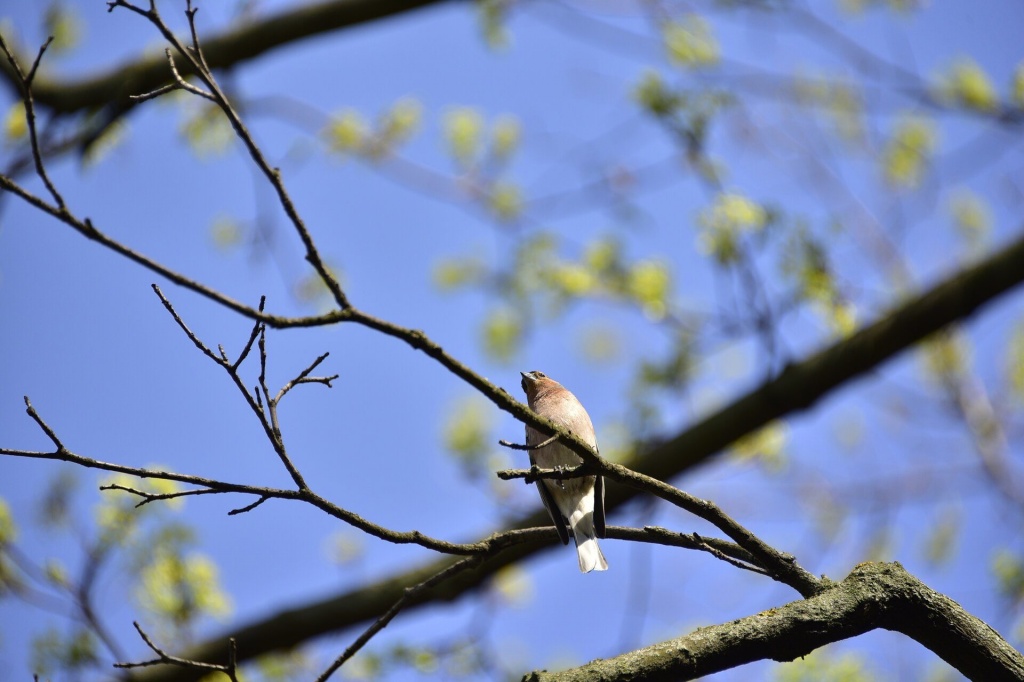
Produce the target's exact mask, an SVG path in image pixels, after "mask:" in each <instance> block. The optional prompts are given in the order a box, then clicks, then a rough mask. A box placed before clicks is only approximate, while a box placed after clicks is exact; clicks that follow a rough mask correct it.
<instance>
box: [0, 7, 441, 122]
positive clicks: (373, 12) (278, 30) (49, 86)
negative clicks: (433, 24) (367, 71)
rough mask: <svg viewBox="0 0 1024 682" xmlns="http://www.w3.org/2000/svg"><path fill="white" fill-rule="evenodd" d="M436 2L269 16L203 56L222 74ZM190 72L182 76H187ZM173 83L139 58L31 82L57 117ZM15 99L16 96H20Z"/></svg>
mask: <svg viewBox="0 0 1024 682" xmlns="http://www.w3.org/2000/svg"><path fill="white" fill-rule="evenodd" d="M439 3H440V0H331V1H330V2H321V3H315V4H309V5H306V6H302V7H298V8H293V9H289V10H287V11H283V12H279V13H276V14H270V15H268V16H265V17H263V18H262V19H259V20H256V21H246V22H238V24H237V25H236V27H235V28H231V29H229V30H227V31H225V32H224V33H221V34H220V35H216V36H213V37H212V38H207V39H206V40H204V41H203V53H204V55H205V57H206V61H207V63H208V64H209V66H210V68H211V69H223V68H228V67H231V66H234V65H235V64H239V63H241V62H244V61H248V60H251V59H253V58H255V57H258V56H260V55H263V54H265V53H267V52H269V51H271V50H273V49H275V48H278V47H281V46H284V45H288V44H290V43H293V42H295V41H299V40H303V39H305V38H310V37H313V36H316V35H320V34H323V33H329V32H331V31H336V30H338V29H341V28H347V27H349V26H356V25H359V24H363V23H367V22H370V21H375V20H377V19H382V18H385V17H389V16H391V15H394V14H400V13H402V12H408V11H411V10H414V9H417V8H420V7H425V6H429V5H433V4H439ZM191 73H192V71H191V68H188V67H186V68H185V69H184V73H183V74H182V75H183V76H188V75H191ZM0 75H2V76H3V80H5V81H7V82H8V83H9V84H11V85H12V86H15V87H16V85H15V84H16V77H15V75H14V72H13V70H12V69H11V68H10V66H9V65H7V64H3V63H0ZM171 82H172V76H171V73H170V71H169V70H168V68H167V58H166V57H164V56H163V55H162V54H160V55H156V54H154V55H146V56H141V57H139V58H138V59H135V60H133V61H131V62H129V63H127V64H124V65H122V66H118V67H114V68H112V69H110V70H108V71H107V72H106V73H101V74H98V75H95V76H92V77H91V78H90V77H86V78H70V79H55V78H45V77H43V76H42V75H40V76H39V77H37V78H36V82H35V84H34V85H33V92H34V93H35V96H36V101H37V102H39V103H40V104H43V105H45V106H47V107H49V108H50V109H52V110H53V111H55V112H57V113H62V114H70V113H76V112H80V111H87V110H91V109H100V108H103V107H107V106H111V105H115V106H118V107H122V108H124V110H127V109H129V108H131V107H132V106H133V105H134V102H132V100H131V99H130V96H131V95H138V94H140V93H143V92H150V91H153V90H157V89H158V88H160V87H161V86H164V85H167V84H169V83H171ZM19 94H20V93H19Z"/></svg>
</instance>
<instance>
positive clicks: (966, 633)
mask: <svg viewBox="0 0 1024 682" xmlns="http://www.w3.org/2000/svg"><path fill="white" fill-rule="evenodd" d="M878 628H882V629H885V630H892V631H894V632H901V633H903V634H905V635H907V636H908V637H910V638H912V639H914V640H916V641H917V642H920V643H921V644H923V645H924V646H926V647H928V648H929V649H931V650H932V651H933V652H935V654H937V655H938V656H939V657H940V658H942V660H944V661H946V662H947V663H949V664H950V665H951V666H953V667H954V668H956V669H957V670H959V671H960V672H961V673H962V674H963V675H965V676H966V677H967V678H968V679H971V680H979V681H982V680H984V681H985V682H1020V680H1024V655H1021V653H1020V652H1019V651H1017V650H1016V649H1014V648H1013V647H1011V646H1010V645H1009V644H1007V643H1006V641H1005V640H1004V639H1003V638H1002V637H1001V636H1000V635H999V633H997V632H996V631H995V630H993V629H992V628H990V627H989V626H988V625H986V624H985V623H984V622H982V621H981V620H979V619H977V618H975V617H974V616H972V615H970V614H969V613H967V612H966V611H964V610H963V608H961V607H960V605H959V604H957V603H956V602H955V601H953V600H952V599H950V598H949V597H946V596H944V595H942V594H939V593H938V592H936V591H934V590H932V589H931V588H929V587H928V586H927V585H925V584H924V583H922V582H921V581H920V580H918V579H917V578H915V577H914V576H912V575H910V574H909V573H907V571H906V570H904V568H903V567H902V566H901V565H900V564H898V563H891V564H890V563H885V564H876V563H868V564H861V565H860V566H858V567H857V568H856V569H854V571H853V572H852V573H851V574H850V575H849V576H848V577H847V578H846V579H845V580H843V581H842V582H840V583H836V584H835V585H834V586H833V587H832V588H831V589H829V590H827V591H825V592H823V593H821V594H819V595H817V596H815V597H811V598H810V599H804V600H801V601H796V602H792V603H790V604H787V605H785V606H782V607H780V608H777V609H770V610H768V611H764V612H762V613H758V614H756V615H753V616H749V617H747V618H742V619H740V620H736V621H733V622H730V623H725V624H722V625H713V626H711V627H705V628H698V629H697V630H695V631H694V632H692V633H690V634H689V635H686V636H684V637H679V638H678V639H673V640H669V641H667V642H661V643H660V644H655V645H654V646H650V647H646V648H643V649H638V650H636V651H631V652H629V653H627V654H623V655H622V656H617V657H615V658H609V659H599V660H596V661H592V662H591V663H588V664H586V665H584V666H581V667H579V668H573V669H571V670H566V671H563V672H559V673H549V672H547V671H538V672H533V673H529V674H528V675H526V676H524V677H523V681H524V682H584V681H586V682H612V681H613V680H615V681H620V680H629V682H658V681H662V680H664V681H668V680H692V679H696V678H698V677H702V676H704V675H710V674H712V673H716V672H721V671H723V670H728V669H729V668H735V667H736V666H739V665H743V664H745V663H751V662H753V661H761V660H768V659H771V660H774V661H792V660H794V659H796V658H799V657H801V656H806V655H807V654H809V653H811V652H812V651H814V650H815V649H817V648H818V647H821V646H824V645H826V644H830V643H832V642H838V641H840V640H843V639H847V638H849V637H855V636H857V635H860V634H863V633H865V632H869V631H871V630H875V629H878Z"/></svg>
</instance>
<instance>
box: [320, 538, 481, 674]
mask: <svg viewBox="0 0 1024 682" xmlns="http://www.w3.org/2000/svg"><path fill="white" fill-rule="evenodd" d="M482 560H483V558H482V557H479V556H470V557H466V558H465V559H461V560H459V561H456V562H455V563H454V564H452V565H451V566H448V567H447V568H445V569H444V570H441V571H438V572H437V573H435V574H434V575H432V576H431V577H429V578H427V579H426V580H424V581H423V582H421V583H419V584H418V585H414V586H413V587H407V588H405V591H404V592H403V593H402V596H401V597H400V598H399V599H398V601H396V602H395V603H394V604H392V606H391V608H389V609H388V610H387V611H386V612H385V613H384V615H382V616H381V617H380V618H378V619H377V620H376V621H374V623H373V624H372V625H370V627H368V628H367V629H366V630H365V631H364V632H363V634H361V635H359V637H358V638H357V639H356V641H354V642H353V643H352V644H351V645H349V647H348V648H347V649H345V651H344V652H343V653H342V654H341V655H340V656H338V658H336V659H334V661H333V662H332V663H331V664H330V665H329V666H328V667H327V669H326V670H324V671H323V672H322V673H320V676H319V677H317V678H316V682H326V680H327V678H329V677H330V676H331V675H333V674H334V672H335V671H336V670H337V669H338V668H340V667H341V666H342V665H344V664H345V661H347V660H349V659H350V658H352V657H353V656H354V655H355V654H356V652H358V651H359V650H360V649H362V648H363V646H365V645H366V643H367V642H369V641H370V639H372V638H373V636H374V635H376V634H377V633H378V632H380V631H381V630H383V629H384V628H385V626H387V624H388V623H390V622H391V621H392V619H394V617H395V616H397V615H398V613H399V612H400V611H401V610H402V607H404V606H405V604H406V602H408V601H409V600H410V599H411V598H413V597H414V596H416V595H417V594H419V593H420V592H422V591H424V590H426V589H428V588H430V587H433V586H434V585H436V584H438V583H440V582H442V581H444V580H446V579H447V578H449V577H451V576H453V575H455V574H457V573H461V572H463V571H465V570H466V569H468V568H472V567H474V566H476V565H477V564H479V563H480V562H481V561H482Z"/></svg>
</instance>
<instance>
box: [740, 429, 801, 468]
mask: <svg viewBox="0 0 1024 682" xmlns="http://www.w3.org/2000/svg"><path fill="white" fill-rule="evenodd" d="M788 440H789V433H788V431H787V429H786V424H785V423H784V422H781V421H778V420H776V421H773V422H770V423H768V424H765V426H764V427H762V428H760V429H758V430H757V431H754V432H753V433H749V434H747V435H746V436H744V437H743V438H741V439H739V440H738V441H736V443H734V444H733V446H732V454H733V455H734V456H736V457H737V458H739V459H744V460H752V461H756V462H759V463H761V464H763V465H765V466H767V467H769V468H771V469H779V468H781V467H782V466H783V465H784V464H785V462H786V453H785V447H786V442H787V441H788Z"/></svg>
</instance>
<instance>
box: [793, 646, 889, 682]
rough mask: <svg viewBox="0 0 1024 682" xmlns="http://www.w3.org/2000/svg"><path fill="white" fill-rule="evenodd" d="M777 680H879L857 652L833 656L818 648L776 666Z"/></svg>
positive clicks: (847, 681)
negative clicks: (801, 656)
mask: <svg viewBox="0 0 1024 682" xmlns="http://www.w3.org/2000/svg"><path fill="white" fill-rule="evenodd" d="M773 677H774V680H775V682H878V680H879V677H878V676H877V675H875V674H874V673H873V672H872V671H871V670H870V669H868V667H867V664H866V663H865V662H864V661H863V660H861V658H860V656H858V655H856V654H842V655H840V656H832V655H830V654H829V653H828V650H827V649H818V650H816V651H813V652H811V653H810V654H808V655H807V656H804V657H803V658H800V659H798V660H795V661H792V662H791V663H782V664H780V665H779V666H778V667H776V668H775V671H774V675H773Z"/></svg>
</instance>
